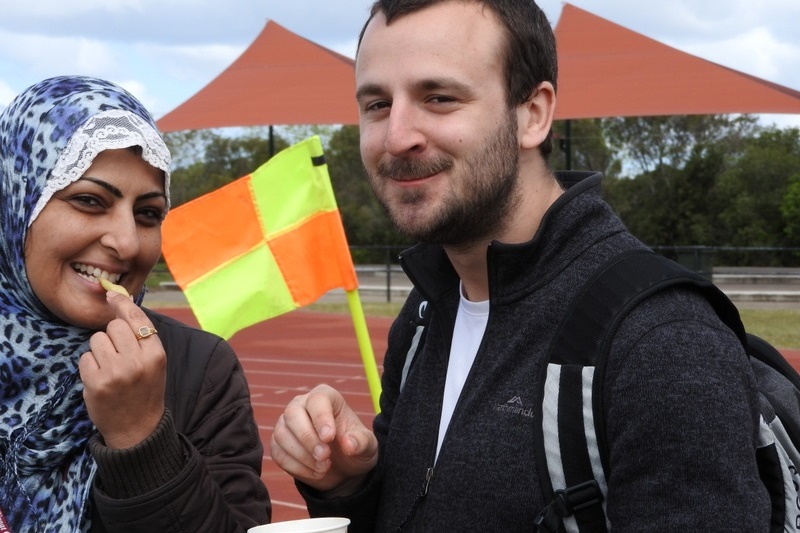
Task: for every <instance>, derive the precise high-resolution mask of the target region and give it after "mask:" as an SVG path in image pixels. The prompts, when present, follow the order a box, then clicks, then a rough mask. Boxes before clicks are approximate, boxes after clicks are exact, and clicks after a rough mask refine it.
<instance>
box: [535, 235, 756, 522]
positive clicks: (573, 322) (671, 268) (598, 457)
mask: <svg viewBox="0 0 800 533" xmlns="http://www.w3.org/2000/svg"><path fill="white" fill-rule="evenodd" d="M675 285H686V286H689V287H696V288H697V289H699V290H701V291H702V292H703V293H704V294H705V295H706V296H707V298H708V299H709V301H710V302H711V304H712V305H713V306H714V308H715V310H716V311H717V314H718V315H719V316H720V317H721V318H722V319H723V320H724V321H725V323H726V324H727V325H728V326H729V327H731V329H733V330H734V332H736V334H737V336H738V337H739V338H740V339H741V340H742V341H744V339H745V333H744V327H743V326H742V323H741V320H740V319H739V313H738V311H737V310H736V307H735V306H734V305H733V303H731V302H730V300H729V299H728V298H727V297H726V296H725V294H724V293H722V292H721V291H720V290H719V289H718V288H717V287H716V286H714V284H713V283H712V282H711V281H709V280H707V279H706V278H704V277H703V276H700V275H699V274H697V273H695V272H692V271H691V270H689V269H687V268H685V267H683V266H681V265H679V264H678V263H676V262H674V261H671V260H669V259H666V258H665V257H663V256H660V255H657V254H655V253H653V252H650V251H645V250H634V251H630V252H624V253H622V254H620V255H617V256H615V257H613V258H611V259H610V260H608V261H607V262H606V263H605V264H603V265H602V266H601V267H600V268H598V270H597V271H596V273H595V274H594V275H593V276H592V277H591V278H590V279H589V280H588V281H587V282H586V283H585V284H584V286H583V287H582V288H581V289H580V290H579V291H578V293H577V295H576V297H575V298H574V299H573V300H572V302H571V303H570V305H569V307H568V308H567V313H566V316H565V318H564V319H563V320H562V321H561V323H560V324H559V326H558V329H557V331H556V335H555V337H554V341H553V343H552V345H551V346H550V349H549V352H548V354H549V356H548V363H547V374H546V377H545V379H544V380H542V383H541V387H542V390H541V391H540V394H541V398H542V399H543V401H542V404H541V406H539V407H537V408H540V409H541V411H540V412H539V413H538V414H539V420H541V426H537V429H536V431H537V437H536V439H535V445H536V448H537V449H536V461H537V471H538V472H539V478H540V479H541V481H542V490H543V494H544V495H545V499H549V498H552V501H551V503H550V504H548V505H547V506H546V507H545V508H544V509H543V510H542V512H541V513H540V515H539V517H537V519H536V524H537V526H539V531H553V532H555V531H559V530H560V526H561V524H562V523H563V526H564V528H565V529H566V530H567V531H607V530H608V528H609V527H610V526H609V524H608V522H607V520H606V513H605V501H604V495H605V494H606V492H607V485H606V481H605V472H606V471H607V470H608V465H607V457H608V450H607V444H606V443H605V440H604V435H605V429H604V427H603V415H602V412H601V410H600V405H601V395H602V383H603V373H604V371H605V359H606V355H607V353H608V351H609V350H610V345H611V342H612V340H613V339H614V337H615V334H616V331H617V329H618V328H619V325H620V324H621V322H622V321H623V319H624V318H625V316H626V315H627V314H628V312H629V311H630V310H631V309H633V308H634V307H635V306H636V305H638V304H639V303H640V302H641V301H642V300H644V299H645V298H647V297H649V296H651V295H652V294H654V293H655V292H658V291H660V290H663V289H665V288H667V287H672V286H675ZM581 422H582V423H581Z"/></svg>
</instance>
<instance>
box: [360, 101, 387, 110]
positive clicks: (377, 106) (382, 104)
mask: <svg viewBox="0 0 800 533" xmlns="http://www.w3.org/2000/svg"><path fill="white" fill-rule="evenodd" d="M387 107H389V102H387V101H386V100H380V101H377V102H370V103H369V104H367V105H366V106H364V109H365V110H367V111H380V110H382V109H386V108H387Z"/></svg>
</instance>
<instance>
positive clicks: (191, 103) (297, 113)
mask: <svg viewBox="0 0 800 533" xmlns="http://www.w3.org/2000/svg"><path fill="white" fill-rule="evenodd" d="M353 72H354V62H353V60H352V59H350V58H349V57H346V56H343V55H341V54H338V53H336V52H334V51H332V50H329V49H327V48H325V47H323V46H320V45H318V44H316V43H313V42H311V41H309V40H307V39H304V38H302V37H300V36H299V35H297V34H295V33H292V32H291V31H289V30H287V29H286V28H284V27H283V26H281V25H280V24H278V23H276V22H274V21H268V22H267V24H266V25H265V26H264V29H263V30H262V31H261V33H260V34H259V35H258V37H256V39H255V41H253V43H252V44H251V45H250V46H249V47H248V48H247V49H246V50H245V51H244V52H243V53H242V55H241V56H239V58H238V59H236V61H234V62H233V63H232V64H231V65H230V66H229V67H228V68H226V69H225V70H224V71H223V72H222V73H220V74H219V75H218V76H217V77H216V78H214V79H213V80H212V81H211V82H209V83H208V85H206V86H205V87H203V88H202V89H201V90H200V91H199V92H197V93H196V94H195V95H194V96H192V97H191V98H189V99H188V100H186V101H185V102H184V103H182V104H181V105H179V106H178V107H176V108H175V109H173V110H172V111H170V112H169V113H167V114H166V115H164V116H163V117H161V119H159V120H158V122H157V124H158V128H159V129H160V130H161V131H164V132H168V131H178V130H200V129H208V128H224V127H233V126H266V125H275V124H282V125H291V124H357V123H358V108H357V107H356V100H355V94H356V89H355V79H354V74H353Z"/></svg>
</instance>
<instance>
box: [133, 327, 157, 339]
mask: <svg viewBox="0 0 800 533" xmlns="http://www.w3.org/2000/svg"><path fill="white" fill-rule="evenodd" d="M154 333H158V331H156V328H151V327H148V326H142V327H140V328H139V329H137V330H136V333H135V335H136V340H137V341H140V340H142V339H145V338H147V337H149V336H150V335H153V334H154Z"/></svg>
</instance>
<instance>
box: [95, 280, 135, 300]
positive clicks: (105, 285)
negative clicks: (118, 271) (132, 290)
mask: <svg viewBox="0 0 800 533" xmlns="http://www.w3.org/2000/svg"><path fill="white" fill-rule="evenodd" d="M100 285H102V286H103V288H104V289H105V290H107V291H115V292H118V293H120V294H121V295H123V296H127V297H129V298H130V294H128V291H127V290H125V287H123V286H122V285H117V284H116V283H111V282H110V281H108V280H107V279H106V278H100Z"/></svg>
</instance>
